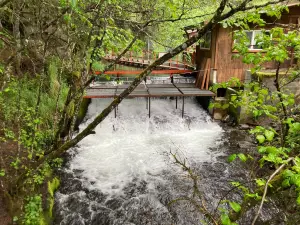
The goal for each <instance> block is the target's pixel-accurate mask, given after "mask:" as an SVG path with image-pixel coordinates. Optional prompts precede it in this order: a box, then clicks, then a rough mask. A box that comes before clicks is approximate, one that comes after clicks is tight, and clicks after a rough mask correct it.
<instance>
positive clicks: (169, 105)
mask: <svg viewBox="0 0 300 225" xmlns="http://www.w3.org/2000/svg"><path fill="white" fill-rule="evenodd" d="M110 101H111V100H110V99H108V100H106V99H99V100H93V101H92V104H91V105H90V106H89V110H88V114H87V118H88V120H87V121H86V122H85V123H84V124H82V125H81V127H80V129H83V128H85V127H86V126H87V125H88V124H89V123H90V122H91V121H92V120H93V118H94V117H95V116H96V115H97V114H99V112H101V111H102V109H103V108H105V107H106V106H107V105H108V104H109V103H110ZM181 104H182V102H181V100H180V99H179V100H178V109H175V100H171V99H152V100H151V117H150V118H148V110H147V109H146V105H147V104H146V100H145V99H125V100H124V101H123V102H122V103H121V104H120V105H119V107H118V111H117V118H115V116H114V113H111V114H110V115H109V116H108V117H107V118H106V119H105V120H104V121H103V122H102V123H101V124H100V125H98V126H97V127H96V129H95V132H96V134H93V135H89V136H88V137H86V138H85V139H83V140H82V141H81V142H80V143H79V146H78V148H76V149H75V150H74V153H76V154H74V157H73V158H72V159H71V161H70V162H69V165H68V169H66V170H67V171H68V173H70V174H76V175H74V176H75V177H76V179H79V180H80V181H81V182H82V185H83V186H84V188H85V189H88V190H90V191H92V190H93V191H95V190H96V191H99V192H101V193H103V194H104V195H106V196H108V197H107V199H116V198H118V197H116V196H120V197H122V199H127V200H126V201H127V202H126V201H125V203H122V204H121V206H118V207H119V208H118V210H119V212H120V210H121V211H122V212H124V213H125V214H126V215H125V214H124V215H123V216H122V218H129V217H130V218H132V217H139V215H138V214H134V215H133V214H130V215H128V212H131V213H133V212H135V213H136V211H143V210H144V211H145V210H146V211H151V210H150V209H145V207H146V208H147V207H150V208H151V209H152V210H153V211H155V212H154V213H153V214H159V213H160V214H161V213H163V212H165V213H166V212H167V211H168V210H167V208H166V206H164V205H163V204H162V203H161V200H158V198H157V195H159V192H160V190H158V187H159V186H160V185H161V186H165V187H167V189H172V190H170V192H175V191H173V188H172V187H170V186H171V185H172V184H171V183H170V179H169V178H168V177H172V176H177V174H179V167H178V166H174V165H173V164H172V162H173V161H174V159H173V158H172V157H171V156H170V154H169V153H170V152H172V153H179V154H180V156H181V157H182V156H184V157H185V158H186V159H187V160H188V162H189V164H193V163H194V164H197V165H199V164H201V163H202V162H204V161H214V160H215V157H216V156H217V154H218V153H216V152H213V153H212V152H211V150H210V148H213V147H216V146H217V145H218V144H219V143H220V139H221V136H222V132H223V131H222V128H221V127H220V126H219V125H218V124H217V123H215V122H213V121H211V119H210V117H209V116H208V115H207V113H206V112H205V111H204V110H203V109H201V107H200V106H199V104H198V103H197V102H196V101H195V100H194V99H186V100H185V116H184V118H182V116H181ZM171 179H173V178H171ZM133 183H137V184H135V189H139V188H140V187H139V186H141V184H143V185H146V187H144V188H142V189H145V190H146V191H141V192H139V193H141V194H134V195H133V194H131V195H130V196H129V197H128V186H130V185H132V184H133ZM133 192H136V191H133ZM78 193H79V194H77V195H76V196H77V197H76V198H84V196H85V194H82V192H80V190H79V192H78ZM165 195H166V194H165ZM70 196H71V194H60V193H59V194H58V199H59V201H60V204H63V202H67V198H68V197H70ZM126 196H127V197H126ZM145 198H146V199H147V200H145ZM171 200H172V199H171ZM84 201H86V200H84ZM122 201H123V200H122ZM136 201H138V203H137V202H136ZM106 202H107V200H106ZM142 202H145V203H143V204H142ZM93 204H94V203H93ZM101 204H102V205H103V207H107V206H106V203H105V202H102V203H99V202H98V203H97V204H96V205H98V206H99V205H101ZM141 205H142V206H141ZM151 205H153V206H151ZM66 207H69V206H66ZM66 207H65V206H62V208H66ZM71 208H72V207H71ZM88 208H89V210H91V208H92V207H91V206H89V207H88ZM116 208H117V207H116ZM129 208H130V209H129ZM105 210H106V208H105ZM105 210H104V211H105ZM109 210H110V209H109ZM91 211H92V210H91ZM96 212H98V211H96ZM72 213H73V212H72V210H70V211H69V214H68V213H63V214H64V217H66V215H71V214H72ZM115 213H116V212H114V213H112V212H111V211H109V218H111V217H113V219H109V221H113V223H108V222H107V223H104V222H99V221H98V220H97V221H98V222H97V223H95V224H125V222H124V221H127V220H126V219H123V220H122V221H121V220H120V221H121V222H116V221H118V219H119V217H120V216H116V215H115ZM81 214H82V213H81ZM81 214H80V218H81V219H80V220H82V221H84V219H82V217H81V216H82V215H81ZM112 214H113V216H112ZM72 215H74V213H73V214H72ZM168 215H169V216H170V214H168ZM90 217H91V220H93V218H94V217H95V212H93V213H92V214H91V216H90ZM160 218H165V219H166V220H167V217H166V215H161V216H160ZM170 218H171V217H170ZM132 220H133V219H131V221H132ZM77 221H78V219H77ZM157 221H158V222H157V224H161V223H160V222H159V221H160V219H157ZM167 221H169V220H167ZM183 221H184V220H183ZM144 223H145V222H140V223H135V224H144ZM61 224H73V223H71V222H70V221H68V222H65V223H64V222H63V223H61ZM74 224H77V223H74ZM79 224H93V223H91V222H90V221H89V222H85V223H84V222H82V223H79ZM150 224H156V223H154V222H153V221H152V223H150ZM177 224H185V223H184V222H182V223H180V222H178V223H177Z"/></svg>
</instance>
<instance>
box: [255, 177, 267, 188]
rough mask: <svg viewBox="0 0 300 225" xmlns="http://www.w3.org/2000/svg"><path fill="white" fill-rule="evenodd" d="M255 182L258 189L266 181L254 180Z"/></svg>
mask: <svg viewBox="0 0 300 225" xmlns="http://www.w3.org/2000/svg"><path fill="white" fill-rule="evenodd" d="M255 181H256V184H257V186H258V187H261V186H265V185H266V181H265V180H263V179H255Z"/></svg>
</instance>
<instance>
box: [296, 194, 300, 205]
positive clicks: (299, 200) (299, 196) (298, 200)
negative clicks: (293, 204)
mask: <svg viewBox="0 0 300 225" xmlns="http://www.w3.org/2000/svg"><path fill="white" fill-rule="evenodd" d="M296 201H297V204H298V205H300V194H298V197H297V200H296Z"/></svg>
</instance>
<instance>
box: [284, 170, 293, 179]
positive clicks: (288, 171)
mask: <svg viewBox="0 0 300 225" xmlns="http://www.w3.org/2000/svg"><path fill="white" fill-rule="evenodd" d="M293 176H294V173H293V172H292V171H291V170H285V171H284V172H283V173H282V177H283V178H289V177H293Z"/></svg>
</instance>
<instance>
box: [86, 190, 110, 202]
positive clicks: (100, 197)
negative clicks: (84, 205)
mask: <svg viewBox="0 0 300 225" xmlns="http://www.w3.org/2000/svg"><path fill="white" fill-rule="evenodd" d="M86 197H87V198H88V199H89V200H90V201H96V202H103V201H104V200H105V198H106V196H105V195H104V194H103V193H101V192H100V191H97V190H87V191H86Z"/></svg>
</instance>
